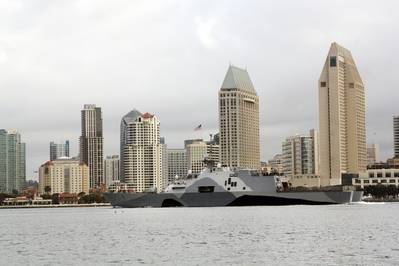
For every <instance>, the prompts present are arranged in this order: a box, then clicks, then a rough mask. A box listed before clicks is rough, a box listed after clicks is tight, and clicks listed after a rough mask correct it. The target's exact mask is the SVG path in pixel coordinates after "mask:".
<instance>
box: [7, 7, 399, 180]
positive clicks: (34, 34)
mask: <svg viewBox="0 0 399 266" xmlns="http://www.w3.org/2000/svg"><path fill="white" fill-rule="evenodd" d="M398 10H399V2H398V1H383V2H382V1H363V0H362V1H346V0H345V1H329V2H327V1H318V0H317V1H316V0H315V1H297V0H293V1H248V0H245V1H214V0H211V1H204V0H201V1H148V0H145V1H99V0H95V1H88V0H85V1H72V0H68V1H28V0H26V1H16V0H10V1H1V2H0V90H1V94H0V95H1V96H0V97H1V98H0V99H1V100H0V101H1V102H0V128H5V129H18V130H19V131H20V132H21V134H22V138H23V141H24V142H26V143H27V178H28V179H29V178H35V177H36V176H37V174H35V173H34V171H35V170H37V168H38V167H39V166H40V165H41V164H42V163H44V162H45V161H46V160H48V157H49V155H48V153H49V151H48V146H49V142H50V141H51V140H55V141H58V140H64V139H69V140H70V141H71V145H72V154H73V155H75V154H77V151H78V138H79V135H80V110H81V109H82V107H83V105H84V104H85V103H94V104H97V105H98V106H101V107H102V110H103V118H104V131H105V138H104V143H105V152H104V155H110V154H118V150H119V124H120V119H121V117H122V116H123V115H124V114H126V113H127V112H129V111H130V110H131V109H133V108H136V109H138V110H139V111H141V112H150V113H154V114H155V115H157V116H158V118H159V119H160V121H161V135H162V136H164V137H166V142H167V145H168V147H171V148H181V147H183V140H184V139H187V138H193V137H199V136H201V137H204V138H208V134H209V133H214V132H217V131H218V109H217V108H218V106H217V97H218V94H217V93H218V90H219V88H220V86H221V84H222V81H223V78H224V75H225V74H226V71H227V68H228V66H229V63H232V64H234V65H236V66H239V67H244V68H247V70H248V72H249V74H250V76H251V79H252V81H253V83H254V85H255V88H256V90H257V92H258V95H259V97H260V123H261V127H260V129H261V132H260V134H261V158H262V160H267V159H269V158H270V157H272V156H273V155H274V154H276V153H279V152H281V141H282V140H283V138H285V137H286V136H289V135H294V134H296V133H307V132H308V130H309V129H311V128H318V89H317V80H318V78H319V75H320V72H321V69H322V67H323V64H324V61H325V57H326V55H327V52H328V49H329V46H330V44H331V42H333V41H336V42H338V43H339V44H341V45H342V46H344V47H346V48H348V49H349V50H351V52H352V55H353V57H354V59H355V62H356V64H357V67H358V69H359V71H360V74H361V76H362V79H363V82H364V84H365V90H366V111H367V118H366V119H367V139H368V142H376V143H378V144H380V146H381V155H382V156H381V157H382V159H385V158H387V157H390V156H392V153H393V151H392V142H393V136H392V116H393V115H394V114H399V104H398V102H399V87H398V82H397V80H398V70H399V58H398V47H399V15H398ZM198 124H202V125H203V127H204V130H203V131H201V132H193V129H194V127H196V126H197V125H198Z"/></svg>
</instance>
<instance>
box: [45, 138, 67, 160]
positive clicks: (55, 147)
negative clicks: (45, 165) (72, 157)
mask: <svg viewBox="0 0 399 266" xmlns="http://www.w3.org/2000/svg"><path fill="white" fill-rule="evenodd" d="M61 157H69V140H66V141H65V143H56V142H54V141H52V142H50V161H54V160H56V159H58V158H61Z"/></svg>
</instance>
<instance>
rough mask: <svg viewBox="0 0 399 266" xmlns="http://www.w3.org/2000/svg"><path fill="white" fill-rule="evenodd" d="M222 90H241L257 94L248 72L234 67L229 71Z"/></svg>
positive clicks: (230, 67)
mask: <svg viewBox="0 0 399 266" xmlns="http://www.w3.org/2000/svg"><path fill="white" fill-rule="evenodd" d="M221 89H240V90H245V91H249V92H253V93H255V94H256V91H255V88H254V85H253V84H252V81H251V78H250V77H249V74H248V72H247V70H246V69H242V68H238V67H236V66H232V65H230V66H229V69H228V70H227V73H226V76H225V78H224V81H223V84H222V87H221Z"/></svg>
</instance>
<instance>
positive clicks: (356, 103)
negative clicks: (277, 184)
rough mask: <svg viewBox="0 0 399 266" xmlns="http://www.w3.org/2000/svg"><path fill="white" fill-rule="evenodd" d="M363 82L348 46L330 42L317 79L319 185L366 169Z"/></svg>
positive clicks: (339, 180)
mask: <svg viewBox="0 0 399 266" xmlns="http://www.w3.org/2000/svg"><path fill="white" fill-rule="evenodd" d="M364 98H365V97H364V86H363V82H362V79H361V77H360V75H359V72H358V70H357V68H356V65H355V62H354V60H353V58H352V55H351V53H350V51H349V50H347V49H345V48H343V47H342V46H340V45H338V44H337V43H332V44H331V47H330V51H329V52H328V55H327V59H326V62H325V64H324V68H323V71H322V72H321V75H320V79H319V123H320V125H319V126H320V151H319V152H320V176H321V180H320V181H321V185H322V186H329V185H339V184H341V176H342V174H356V173H361V172H364V171H366V165H367V148H366V119H365V100H364Z"/></svg>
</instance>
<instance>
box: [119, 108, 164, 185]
mask: <svg viewBox="0 0 399 266" xmlns="http://www.w3.org/2000/svg"><path fill="white" fill-rule="evenodd" d="M134 112H135V115H134V116H130V117H129V119H128V120H124V122H125V124H124V128H123V129H124V132H123V142H121V145H122V146H121V150H122V152H123V156H122V158H123V159H122V160H123V162H121V165H123V171H124V177H123V182H124V183H126V184H128V187H129V188H130V189H132V190H134V191H137V192H142V191H145V190H148V189H150V190H152V189H156V190H157V191H161V190H162V189H163V188H164V186H165V185H166V184H164V178H163V169H162V153H163V147H162V144H161V143H160V132H159V129H160V123H159V120H158V119H157V117H156V116H154V115H152V114H149V113H145V114H141V113H139V112H138V111H136V110H134Z"/></svg>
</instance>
